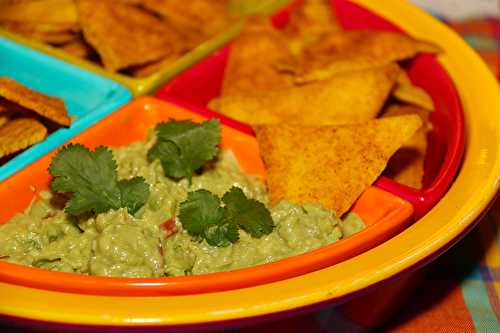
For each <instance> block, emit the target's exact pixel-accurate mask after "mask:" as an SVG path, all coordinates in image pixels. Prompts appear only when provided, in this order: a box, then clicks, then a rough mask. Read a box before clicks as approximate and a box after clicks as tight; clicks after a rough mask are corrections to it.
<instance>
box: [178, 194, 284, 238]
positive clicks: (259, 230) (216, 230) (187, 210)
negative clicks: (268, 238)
mask: <svg viewBox="0 0 500 333" xmlns="http://www.w3.org/2000/svg"><path fill="white" fill-rule="evenodd" d="M222 203H224V206H221V204H222ZM178 217H179V221H180V222H181V224H182V227H183V228H184V229H185V230H186V231H187V232H188V233H189V234H190V235H192V236H195V237H200V238H201V239H205V240H206V241H207V243H208V244H210V245H212V246H221V247H222V246H228V245H229V244H230V243H235V242H236V241H237V240H238V239H239V235H238V227H240V228H242V229H243V230H245V231H246V232H248V233H249V234H250V235H251V236H252V237H255V238H260V237H262V236H263V235H267V234H270V233H271V232H272V230H273V227H274V223H273V220H272V218H271V213H270V212H269V210H268V209H267V208H266V207H265V206H264V204H263V203H261V202H259V201H257V200H254V199H248V198H247V197H246V196H245V194H244V193H243V191H242V190H241V189H240V188H239V187H235V186H233V187H232V188H231V189H230V190H229V191H228V192H226V194H224V196H223V198H222V201H221V200H220V198H219V197H218V196H216V195H214V194H212V193H211V192H209V191H207V190H197V191H194V192H190V193H189V194H188V198H187V200H186V201H183V202H182V203H181V204H180V212H179V216H178Z"/></svg>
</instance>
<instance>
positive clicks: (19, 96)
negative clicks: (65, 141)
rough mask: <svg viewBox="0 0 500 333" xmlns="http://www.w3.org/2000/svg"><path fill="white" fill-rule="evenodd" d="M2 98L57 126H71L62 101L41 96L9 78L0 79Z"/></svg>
mask: <svg viewBox="0 0 500 333" xmlns="http://www.w3.org/2000/svg"><path fill="white" fill-rule="evenodd" d="M0 97H3V98H5V99H6V100H8V101H10V102H12V103H15V104H18V105H20V106H22V107H24V108H26V109H28V110H31V111H34V112H36V113H37V114H39V115H41V116H42V117H45V118H47V119H49V120H51V121H53V122H55V123H57V124H60V125H63V126H69V125H70V124H71V118H70V117H69V116H68V113H67V112H66V107H65V106H64V102H63V101H62V100H61V99H59V98H56V97H51V96H47V95H43V94H40V93H38V92H36V91H33V90H31V89H28V88H26V87H25V86H23V85H21V84H19V83H17V82H16V81H14V80H12V79H9V78H7V77H0Z"/></svg>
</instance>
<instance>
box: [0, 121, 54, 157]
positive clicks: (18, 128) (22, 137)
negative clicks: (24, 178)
mask: <svg viewBox="0 0 500 333" xmlns="http://www.w3.org/2000/svg"><path fill="white" fill-rule="evenodd" d="M46 135H47V129H46V128H45V127H44V126H43V125H42V123H40V122H39V121H38V120H36V119H32V118H17V119H14V120H11V121H9V122H7V123H6V124H4V125H3V126H1V127H0V157H4V156H7V155H10V154H13V153H16V152H18V151H20V150H23V149H24V148H27V147H29V146H31V145H33V144H35V143H37V142H40V141H42V140H43V139H44V138H45V136H46Z"/></svg>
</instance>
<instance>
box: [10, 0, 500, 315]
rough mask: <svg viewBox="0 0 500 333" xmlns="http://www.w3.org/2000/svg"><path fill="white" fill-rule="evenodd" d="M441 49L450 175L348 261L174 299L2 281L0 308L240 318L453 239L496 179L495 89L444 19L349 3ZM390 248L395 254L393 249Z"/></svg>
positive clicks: (325, 292)
mask: <svg viewBox="0 0 500 333" xmlns="http://www.w3.org/2000/svg"><path fill="white" fill-rule="evenodd" d="M356 2H357V3H359V4H361V5H363V6H365V7H367V8H369V9H371V10H372V11H374V12H376V13H378V14H379V15H381V16H383V17H386V18H388V19H389V20H391V21H392V22H394V23H396V24H398V25H399V26H401V27H403V28H404V29H406V30H407V31H408V32H409V33H410V34H411V35H413V36H415V37H420V38H425V39H428V40H432V41H434V42H435V43H437V44H439V45H440V46H442V47H443V49H444V50H445V52H444V54H443V55H442V56H440V59H439V60H440V62H441V63H442V64H443V66H444V67H445V68H446V70H447V71H448V72H449V74H450V75H451V77H452V79H453V80H454V82H455V85H456V87H457V89H458V91H459V94H460V97H461V100H462V105H463V107H464V110H465V113H466V115H465V116H466V133H467V144H466V152H465V157H464V163H463V166H462V168H461V170H460V173H459V176H458V177H457V180H456V181H455V183H454V184H453V186H452V187H451V189H450V190H449V192H448V193H447V195H446V196H445V197H444V198H443V199H442V200H441V201H440V202H439V203H438V205H437V206H436V207H435V208H434V209H433V210H432V211H431V212H430V213H429V214H427V215H426V216H425V217H424V218H423V219H421V220H420V221H418V223H415V224H414V225H412V226H411V227H410V228H408V229H407V230H405V231H404V232H402V233H401V234H399V235H398V236H396V237H394V238H393V239H391V240H389V241H387V242H386V243H384V244H382V245H380V246H378V247H377V248H374V249H372V250H370V251H368V252H365V253H363V254H361V255H359V256H357V257H355V258H353V259H351V260H348V261H345V262H343V263H340V264H338V265H335V266H332V267H329V268H326V269H323V270H321V271H317V272H314V273H311V274H307V275H304V276H300V277H297V278H293V279H289V280H285V281H281V282H277V283H272V284H268V285H263V286H259V287H254V288H247V289H241V290H236V291H228V292H220V293H213V294H203V295H193V296H172V297H99V296H83V295H73V294H62V293H57V292H49V291H42V290H34V289H29V288H23V287H18V286H14V285H7V284H0V294H1V295H2V297H1V300H0V313H3V314H7V315H13V316H18V317H24V318H31V319H39V320H45V321H53V322H62V323H76V324H95V325H99V324H102V325H173V324H177V325H180V324H195V323H201V322H214V321H223V320H230V319H239V318H246V317H252V316H258V315H264V314H270V313H276V312H280V311H285V310H290V309H294V308H298V307H302V306H305V305H309V304H313V303H318V302H321V301H326V300H332V299H336V298H339V297H342V296H345V295H348V294H350V293H352V292H354V291H358V290H361V289H363V288H366V287H368V286H370V285H373V284H375V283H377V282H380V281H383V280H385V279H387V278H389V277H391V276H394V275H396V274H398V273H399V272H401V271H403V270H405V269H407V268H409V267H411V266H413V265H415V264H417V263H418V262H419V261H421V260H422V259H424V258H426V257H428V256H430V255H432V254H433V253H436V252H437V251H439V249H441V248H443V247H444V246H446V245H447V244H448V243H449V242H450V241H452V240H454V239H456V237H457V236H459V235H461V234H462V233H463V232H464V230H466V229H467V227H468V226H470V225H471V224H472V223H473V222H474V220H475V219H476V218H477V217H478V215H479V214H480V213H481V212H482V211H483V210H484V209H485V208H486V207H487V205H488V203H489V202H490V200H491V199H492V198H493V197H494V195H495V194H496V192H497V191H498V187H499V183H500V176H499V175H500V158H499V153H500V129H499V126H500V114H499V113H498V112H494V111H495V110H499V109H500V94H499V88H498V85H497V82H496V80H495V78H494V77H493V76H492V75H491V73H490V72H489V70H488V69H487V68H486V66H485V65H484V64H483V63H482V62H481V60H480V59H479V57H478V56H477V55H476V54H475V53H474V52H473V51H472V50H471V49H470V48H469V47H468V46H467V45H466V44H465V42H464V41H462V40H461V39H460V38H459V37H458V36H457V35H456V34H454V33H453V32H451V31H450V30H449V29H448V28H446V27H445V26H444V25H443V24H441V23H439V22H437V21H436V20H435V19H433V18H431V17H430V16H428V15H426V14H425V13H423V12H421V11H420V10H418V9H417V8H415V7H413V6H411V5H409V4H407V3H405V2H402V1H390V2H386V1H384V2H382V1H376V0H356ZM395 249H397V251H395Z"/></svg>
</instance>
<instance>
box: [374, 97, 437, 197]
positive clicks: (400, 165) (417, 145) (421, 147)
mask: <svg viewBox="0 0 500 333" xmlns="http://www.w3.org/2000/svg"><path fill="white" fill-rule="evenodd" d="M408 114H416V115H418V116H419V117H420V118H421V119H422V122H423V126H422V127H420V128H419V129H418V131H417V132H416V133H415V134H414V135H413V136H412V137H411V138H410V140H408V141H407V142H406V143H405V144H404V145H403V146H402V147H401V148H400V149H399V150H398V151H397V152H396V153H395V154H394V155H393V156H392V157H391V159H390V160H389V163H388V164H387V168H386V169H385V170H384V175H385V176H387V177H389V178H392V179H394V180H396V181H397V182H399V183H401V184H405V185H407V186H410V187H413V188H417V189H420V188H422V186H423V184H422V182H423V177H424V162H425V153H426V151H427V133H428V132H429V131H430V130H431V128H432V125H431V123H430V122H429V116H430V112H429V111H426V110H423V109H420V108H416V107H413V106H402V105H392V106H390V107H389V108H388V109H387V111H385V112H384V114H383V117H394V116H401V115H408Z"/></svg>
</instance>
